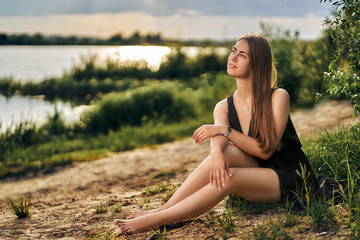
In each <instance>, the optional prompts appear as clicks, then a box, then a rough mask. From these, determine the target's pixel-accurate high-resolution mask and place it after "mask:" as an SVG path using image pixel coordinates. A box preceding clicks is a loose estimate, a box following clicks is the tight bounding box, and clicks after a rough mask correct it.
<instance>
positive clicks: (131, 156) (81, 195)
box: [0, 101, 354, 239]
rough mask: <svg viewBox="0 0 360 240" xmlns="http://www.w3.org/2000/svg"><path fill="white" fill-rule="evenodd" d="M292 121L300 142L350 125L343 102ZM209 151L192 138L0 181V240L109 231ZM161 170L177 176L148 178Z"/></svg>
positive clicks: (193, 225)
mask: <svg viewBox="0 0 360 240" xmlns="http://www.w3.org/2000/svg"><path fill="white" fill-rule="evenodd" d="M291 118H292V120H293V123H294V125H295V128H296V129H297V131H298V133H299V136H300V138H305V137H308V136H310V135H312V134H316V132H318V131H319V130H320V129H321V128H328V129H332V128H334V127H336V126H338V125H339V124H345V125H347V124H350V123H352V122H353V121H354V118H353V116H352V107H351V106H349V105H348V104H347V103H346V102H344V101H336V102H325V103H321V104H319V105H317V106H316V107H315V108H313V109H309V110H298V111H295V112H293V113H292V114H291ZM208 152H209V142H205V143H203V144H195V143H194V142H193V141H192V139H191V138H186V139H183V140H179V141H176V142H172V143H167V144H163V145H159V146H153V147H150V148H143V149H136V150H133V151H128V152H122V153H113V154H111V155H109V156H108V157H106V158H103V159H99V160H97V161H93V162H83V163H75V164H73V165H72V166H68V167H65V168H59V169H58V170H57V171H56V172H55V173H53V174H48V175H44V176H38V177H35V178H29V179H23V180H11V179H7V180H3V181H1V182H0V209H1V215H0V234H1V235H0V239H88V238H89V236H94V235H96V234H103V233H104V232H106V231H113V229H114V228H115V226H114V225H113V223H112V220H113V219H114V218H122V217H126V216H127V215H128V214H129V213H130V212H131V211H132V210H134V209H138V208H140V207H143V208H146V207H147V208H149V207H156V206H158V205H159V204H161V194H160V195H158V196H154V197H151V198H149V199H150V200H149V201H150V202H146V201H147V200H146V198H144V197H142V196H141V193H142V192H143V191H145V189H146V188H147V187H149V186H154V185H156V184H157V183H159V182H163V183H164V184H165V185H178V184H180V183H181V182H182V181H183V180H184V179H185V178H186V176H187V175H188V174H189V173H190V171H191V170H192V169H194V168H195V167H196V166H197V165H198V164H199V163H200V162H201V161H202V160H203V159H204V158H205V157H206V156H207V155H208ZM164 171H175V174H174V175H172V176H168V177H164V178H160V179H157V180H154V179H152V177H153V176H155V175H156V174H158V173H159V172H164ZM9 196H12V197H14V196H25V197H27V198H30V199H31V201H32V206H31V217H30V218H26V219H17V218H16V217H15V216H14V215H13V214H12V213H11V212H10V210H9V209H7V208H6V205H5V199H6V197H9ZM99 203H104V204H105V203H106V204H107V205H108V206H109V208H108V211H107V212H105V213H101V214H97V213H96V212H95V210H94V206H95V205H97V204H99ZM116 204H120V205H121V206H122V211H120V212H119V213H114V212H113V211H112V210H111V209H112V207H113V206H115V205H116ZM218 208H221V205H220V207H218ZM256 221H258V219H257V218H252V219H251V221H250V222H249V220H246V219H244V221H242V222H237V225H239V229H246V227H250V226H252V224H253V223H254V222H255V223H256ZM169 231H170V230H169ZM171 232H172V234H171V236H169V239H178V238H179V237H180V236H186V238H189V239H193V238H196V236H198V237H200V238H199V239H205V238H209V239H213V238H212V237H214V239H215V238H217V236H218V235H216V234H214V232H213V231H212V230H210V229H207V228H206V227H205V226H204V225H203V224H201V223H199V222H197V221H188V222H185V223H183V224H181V225H178V226H175V229H174V230H172V231H171ZM152 235H154V233H152V232H147V233H143V234H137V235H136V236H131V237H129V236H126V237H125V236H122V235H120V236H119V238H120V239H121V238H126V239H148V238H150V237H151V236H152ZM234 236H236V237H238V236H242V235H241V234H240V233H239V235H236V234H235V235H234ZM240 238H241V237H240ZM100 239H101V237H100Z"/></svg>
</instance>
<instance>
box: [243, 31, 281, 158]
mask: <svg viewBox="0 0 360 240" xmlns="http://www.w3.org/2000/svg"><path fill="white" fill-rule="evenodd" d="M240 40H246V41H247V43H248V44H249V58H250V74H251V81H252V90H253V96H252V97H253V104H252V114H253V115H252V124H251V125H250V131H251V135H252V136H253V137H255V138H256V140H257V141H258V142H259V146H260V147H261V148H262V149H263V151H264V152H265V153H267V152H270V151H272V150H275V149H276V148H277V147H278V145H276V130H275V123H274V117H273V111H272V104H271V89H272V88H273V87H274V86H275V84H276V69H275V67H274V61H273V56H272V53H271V48H270V45H269V43H268V41H267V40H266V39H265V38H264V37H262V36H260V35H254V34H246V35H244V36H242V37H240V38H239V40H238V41H240Z"/></svg>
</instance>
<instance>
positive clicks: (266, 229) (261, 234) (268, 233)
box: [248, 219, 292, 240]
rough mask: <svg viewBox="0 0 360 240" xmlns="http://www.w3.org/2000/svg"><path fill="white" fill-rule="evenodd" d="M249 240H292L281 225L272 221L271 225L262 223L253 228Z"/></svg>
mask: <svg viewBox="0 0 360 240" xmlns="http://www.w3.org/2000/svg"><path fill="white" fill-rule="evenodd" d="M248 238H249V239H258V240H267V239H269V240H270V239H292V238H291V237H290V236H289V235H288V234H287V233H286V232H285V230H284V229H283V228H282V226H281V224H279V223H275V222H273V221H272V220H271V219H270V222H269V225H264V224H262V223H260V224H256V225H254V226H253V231H252V233H251V234H250V235H249V236H248Z"/></svg>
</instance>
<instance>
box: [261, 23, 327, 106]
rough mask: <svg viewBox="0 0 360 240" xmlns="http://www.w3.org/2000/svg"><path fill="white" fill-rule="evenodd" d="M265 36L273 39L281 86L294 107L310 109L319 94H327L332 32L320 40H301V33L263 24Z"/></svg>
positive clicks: (271, 43) (279, 84) (273, 50)
mask: <svg viewBox="0 0 360 240" xmlns="http://www.w3.org/2000/svg"><path fill="white" fill-rule="evenodd" d="M260 27H261V29H262V35H264V36H266V37H267V38H268V39H269V40H270V45H271V48H272V52H273V55H274V62H275V67H276V69H277V73H278V86H279V87H282V88H284V89H286V90H287V91H288V93H289V95H290V99H291V105H293V106H300V107H309V106H312V105H313V104H314V103H315V100H316V95H317V94H319V93H320V94H322V93H324V92H325V89H327V87H324V82H323V81H322V75H323V72H324V71H327V69H328V65H329V63H330V61H331V59H330V55H331V52H332V49H333V48H334V46H333V43H332V42H331V41H330V40H329V37H328V35H329V33H328V32H327V31H325V32H324V34H323V37H321V38H319V39H317V40H309V41H301V40H299V39H298V37H299V35H300V33H299V32H297V31H295V32H294V33H291V32H290V31H289V30H285V31H284V30H282V29H280V28H275V27H273V26H271V25H268V24H265V23H261V24H260Z"/></svg>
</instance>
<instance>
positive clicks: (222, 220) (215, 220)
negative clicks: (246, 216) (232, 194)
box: [202, 208, 235, 239]
mask: <svg viewBox="0 0 360 240" xmlns="http://www.w3.org/2000/svg"><path fill="white" fill-rule="evenodd" d="M232 214H233V210H232V209H231V208H226V212H225V213H224V214H221V215H215V212H214V210H211V211H209V212H208V214H207V215H205V221H202V223H203V224H205V226H206V227H208V228H211V229H212V230H213V231H214V232H218V231H220V230H221V236H222V238H223V239H226V238H227V237H226V234H227V233H228V232H234V230H235V223H234V221H233V215H232Z"/></svg>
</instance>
